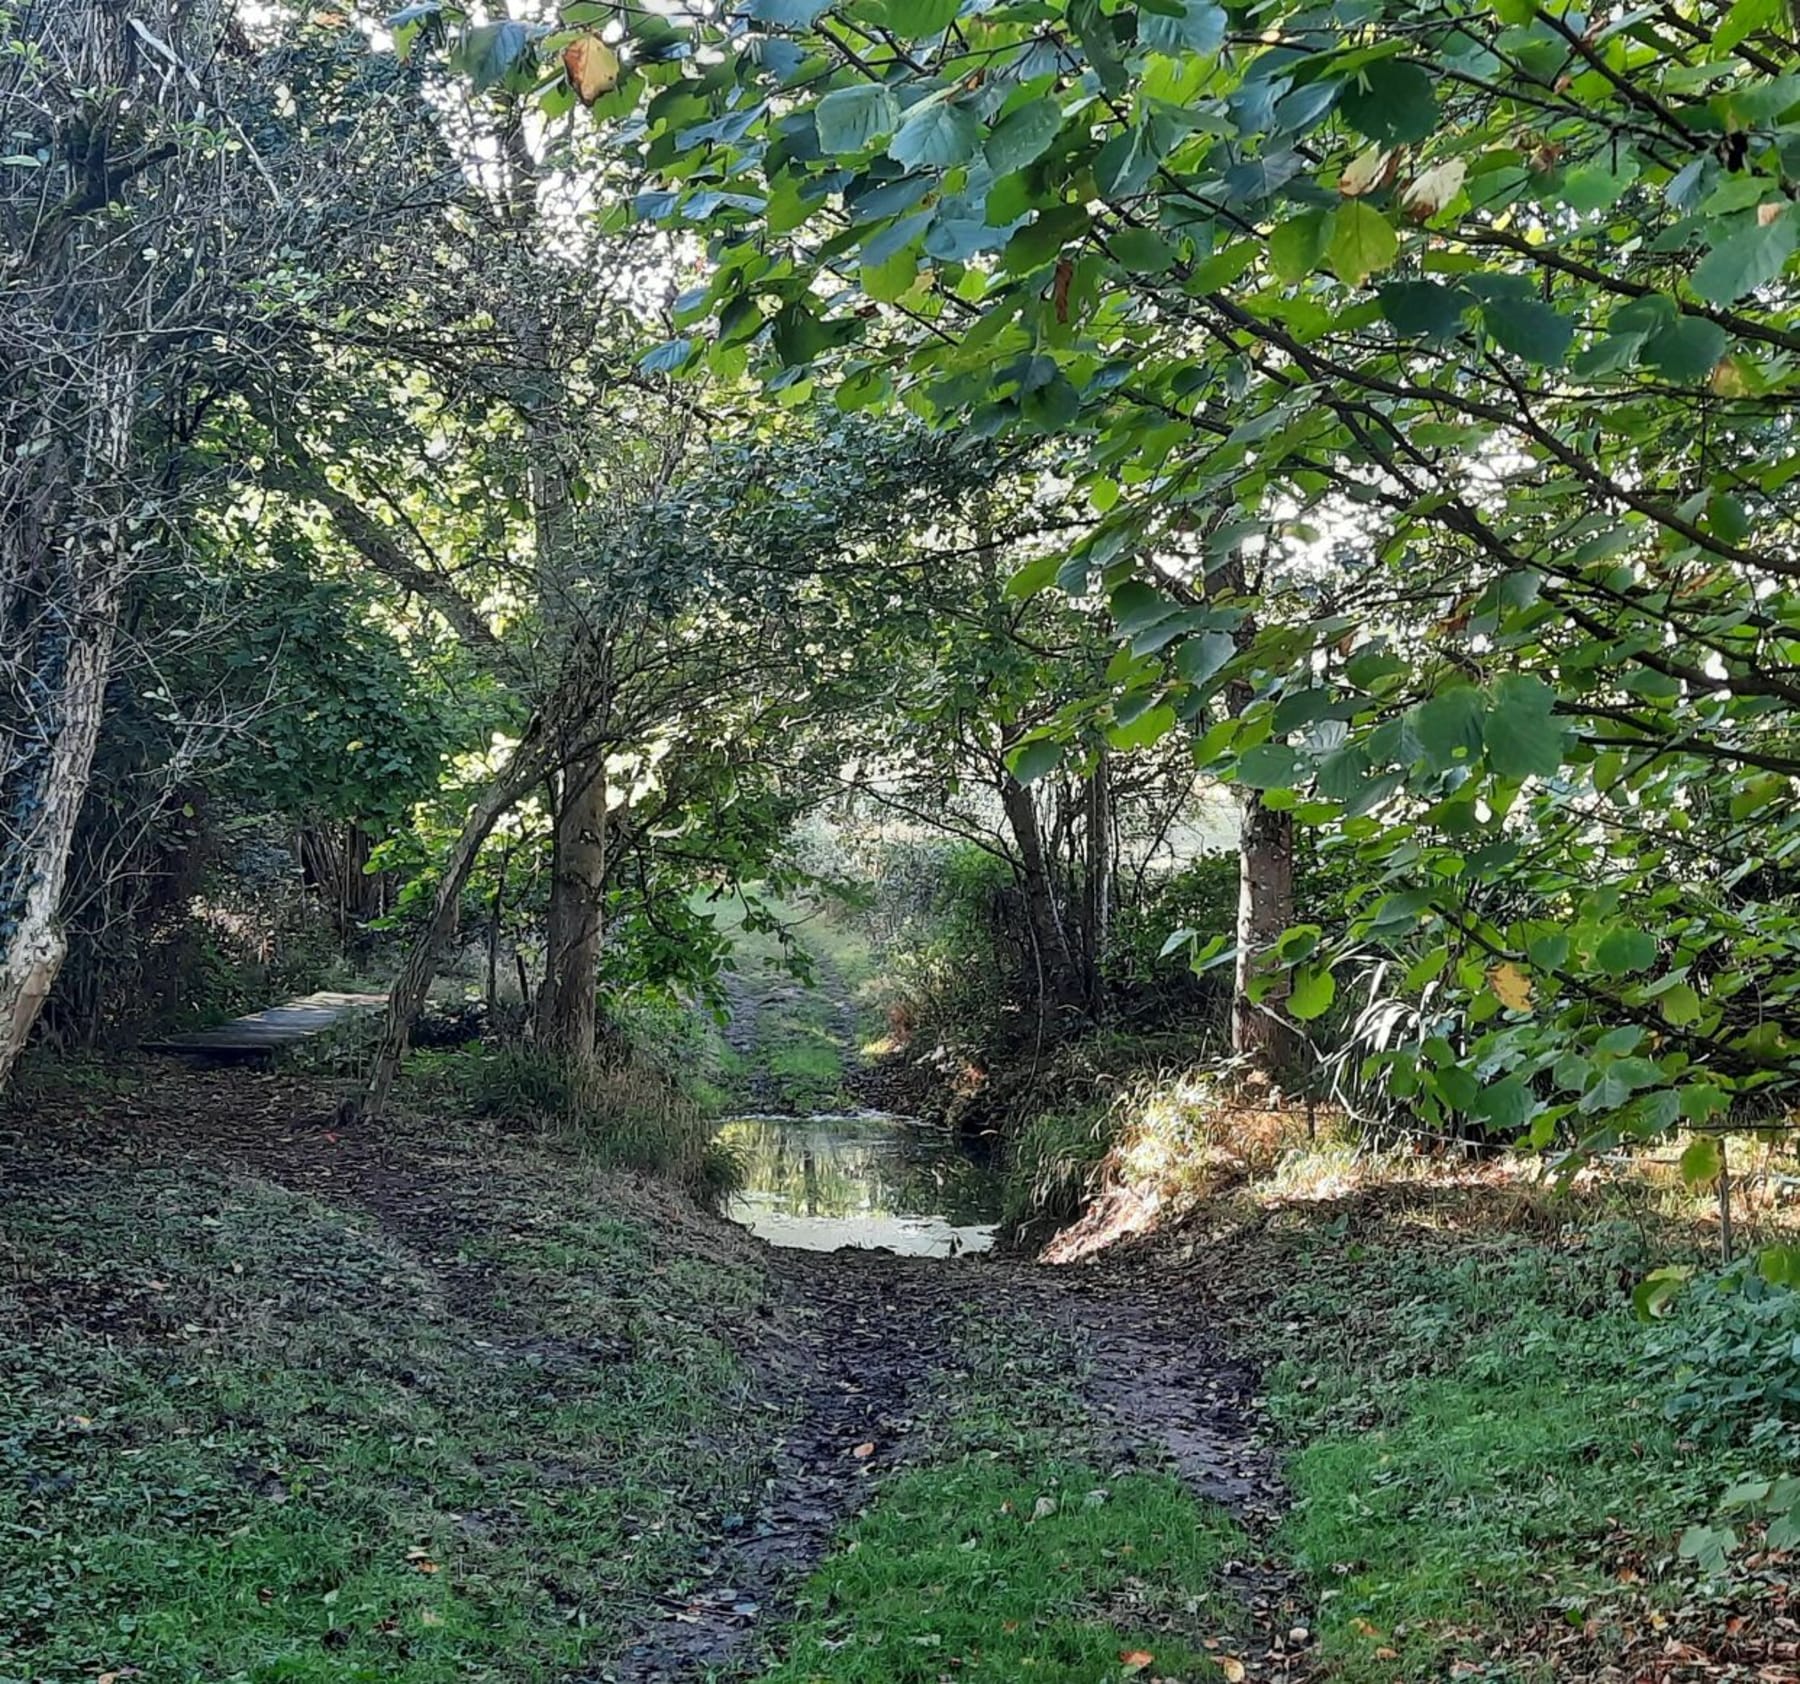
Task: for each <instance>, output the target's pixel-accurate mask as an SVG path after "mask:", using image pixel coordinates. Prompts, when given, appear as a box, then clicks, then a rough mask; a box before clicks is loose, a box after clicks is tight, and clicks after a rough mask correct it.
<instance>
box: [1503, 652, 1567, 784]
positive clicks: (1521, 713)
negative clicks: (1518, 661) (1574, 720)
mask: <svg viewBox="0 0 1800 1684" xmlns="http://www.w3.org/2000/svg"><path fill="white" fill-rule="evenodd" d="M1555 707H1556V692H1555V691H1554V690H1552V689H1551V688H1550V686H1549V685H1548V684H1546V683H1545V682H1544V681H1543V680H1542V679H1541V678H1538V677H1535V676H1534V675H1533V674H1531V673H1509V674H1508V675H1507V676H1506V677H1505V678H1502V679H1501V680H1499V682H1498V683H1496V684H1495V685H1494V690H1493V705H1492V708H1491V710H1490V712H1489V715H1488V719H1487V723H1486V726H1485V730H1484V735H1485V738H1486V742H1487V757H1488V764H1489V765H1490V766H1492V767H1493V769H1494V770H1495V771H1496V772H1498V773H1499V774H1500V776H1501V777H1503V778H1527V777H1539V778H1550V777H1554V776H1555V775H1556V774H1557V773H1558V772H1559V771H1561V770H1562V763H1563V753H1564V750H1565V747H1566V745H1567V741H1568V733H1567V731H1566V730H1564V728H1563V727H1562V726H1560V725H1558V724H1557V723H1556V717H1555V712H1554V710H1555Z"/></svg>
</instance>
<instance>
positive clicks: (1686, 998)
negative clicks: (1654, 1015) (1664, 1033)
mask: <svg viewBox="0 0 1800 1684" xmlns="http://www.w3.org/2000/svg"><path fill="white" fill-rule="evenodd" d="M1656 1004H1657V1008H1658V1009H1659V1010H1660V1011H1661V1012H1662V1014H1663V1021H1664V1022H1665V1023H1669V1024H1673V1025H1674V1026H1675V1027H1676V1028H1678V1029H1679V1028H1681V1027H1683V1026H1684V1025H1686V1024H1690V1023H1697V1022H1698V1021H1699V1019H1700V996H1699V994H1698V993H1697V992H1696V991H1695V989H1694V988H1693V986H1692V985H1691V984H1689V983H1685V982H1678V983H1676V984H1675V986H1674V987H1673V988H1666V989H1664V990H1663V992H1662V993H1660V994H1659V995H1657V997H1656Z"/></svg>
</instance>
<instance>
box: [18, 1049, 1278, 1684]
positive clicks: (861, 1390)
mask: <svg viewBox="0 0 1800 1684" xmlns="http://www.w3.org/2000/svg"><path fill="white" fill-rule="evenodd" d="M148 1068H149V1069H154V1070H156V1075H155V1076H154V1078H153V1079H152V1080H151V1081H149V1082H146V1083H145V1084H143V1085H142V1086H140V1087H138V1088H135V1089H134V1090H132V1091H131V1092H130V1094H129V1097H126V1096H124V1095H121V1096H119V1097H115V1098H106V1099H100V1100H98V1101H97V1102H96V1101H95V1100H92V1099H87V1100H81V1101H79V1102H74V1103H71V1104H70V1105H69V1106H68V1107H67V1108H66V1110H65V1108H63V1107H53V1108H49V1109H45V1110H41V1111H37V1112H36V1113H34V1116H33V1118H32V1135H33V1140H34V1152H33V1158H34V1161H36V1162H37V1163H38V1164H39V1166H40V1168H41V1170H42V1171H43V1172H44V1173H59V1172H60V1171H59V1170H57V1169H56V1168H55V1167H54V1166H60V1165H66V1164H71V1163H80V1162H86V1163H111V1164H120V1163H125V1164H133V1163H136V1164H143V1165H146V1166H150V1165H158V1164H160V1165H168V1164H175V1165H177V1166H179V1165H180V1164H182V1163H184V1162H192V1163H195V1164H196V1165H200V1164H205V1165H206V1166H208V1167H209V1168H210V1169H212V1170H220V1169H222V1170H224V1171H226V1172H227V1173H230V1174H234V1175H238V1174H241V1175H245V1176H249V1177H254V1178H257V1179H258V1180H263V1181H268V1182H271V1183H274V1184H276V1185H278V1186H281V1187H285V1188H287V1189H289V1190H291V1191H292V1192H296V1193H301V1194H305V1195H309V1196H312V1197H315V1198H318V1199H322V1200H325V1201H327V1202H328V1203H329V1204H330V1205H331V1206H333V1207H335V1208H338V1209H341V1210H345V1211H347V1212H350V1213H352V1214H353V1215H354V1216H355V1217H356V1219H357V1220H368V1221H372V1222H373V1223H374V1224H375V1225H376V1226H377V1227H378V1228H379V1229H380V1230H382V1231H383V1232H385V1233H386V1234H387V1235H388V1236H390V1237H391V1239H392V1240H393V1242H394V1243H395V1244H397V1245H399V1246H403V1247H404V1248H406V1250H407V1251H408V1252H409V1253H410V1254H411V1255H413V1256H415V1257H416V1258H418V1259H419V1260H420V1261H421V1263H422V1264H423V1265H424V1266H425V1267H427V1268H429V1270H430V1271H431V1272H432V1275H433V1277H434V1278H435V1280H436V1281H437V1286H436V1287H435V1288H434V1290H435V1291H437V1292H438V1293H440V1294H441V1297H442V1301H443V1303H444V1304H445V1305H446V1306H447V1308H448V1310H449V1311H450V1313H453V1314H455V1315H456V1316H458V1317H461V1318H463V1319H464V1321H465V1322H466V1323H467V1324H468V1325H469V1326H470V1327H471V1328H472V1329H474V1330H476V1331H478V1332H479V1333H480V1335H481V1336H482V1337H483V1338H484V1339H485V1340H489V1341H492V1342H494V1343H495V1344H496V1345H504V1346H508V1347H510V1346H514V1345H519V1346H527V1345H528V1346H531V1348H532V1349H534V1350H535V1349H537V1347H538V1346H539V1345H540V1344H541V1345H542V1347H543V1349H542V1353H541V1354H542V1358H543V1360H545V1361H546V1362H553V1363H563V1362H565V1361H566V1362H569V1363H571V1364H573V1363H575V1362H577V1361H578V1360H589V1359H591V1360H604V1359H605V1355H606V1353H605V1352H604V1351H588V1350H586V1349H585V1347H584V1348H582V1349H579V1350H578V1349H576V1348H574V1347H568V1348H566V1349H565V1345H566V1341H565V1340H564V1339H562V1338H560V1337H551V1338H548V1339H545V1338H543V1337H542V1336H541V1335H540V1334H539V1333H537V1332H535V1331H534V1330H533V1329H531V1328H529V1327H525V1326H522V1325H520V1324H519V1323H518V1321H517V1316H516V1311H515V1310H514V1309H512V1308H511V1307H510V1306H512V1305H514V1304H516V1299H513V1298H511V1297H509V1296H508V1295H507V1293H506V1292H505V1290H504V1282H503V1280H502V1279H501V1278H500V1277H499V1276H496V1275H495V1274H494V1273H493V1271H492V1270H491V1267H490V1266H488V1265H485V1264H483V1263H482V1262H481V1261H480V1260H479V1259H480V1257H481V1254H482V1244H481V1242H482V1240H483V1238H484V1236H485V1234H486V1232H487V1230H488V1228H489V1225H490V1224H492V1222H493V1221H494V1220H495V1214H494V1212H493V1210H492V1209H490V1208H488V1207H487V1206H486V1205H484V1201H485V1200H487V1199H488V1198H489V1188H488V1185H487V1182H488V1176H489V1171H488V1170H487V1168H486V1167H485V1166H484V1164H483V1162H482V1161H481V1158H480V1154H479V1153H473V1152H470V1151H469V1150H468V1149H467V1147H468V1145H469V1141H467V1140H461V1141H458V1140H452V1139H447V1138H444V1137H443V1135H442V1134H441V1133H440V1128H439V1125H437V1124H435V1123H433V1122H432V1121H430V1119H428V1118H426V1117H423V1116H421V1117H420V1118H418V1119H415V1120H410V1121H409V1120H407V1119H405V1118H401V1117H396V1118H394V1119H390V1120H389V1121H388V1122H387V1123H385V1124H383V1125H381V1126H379V1127H363V1126H360V1125H359V1126H357V1127H355V1128H352V1129H342V1128H340V1127H338V1126H337V1125H336V1124H335V1121H334V1111H335V1105H334V1101H335V1097H336V1096H335V1094H334V1092H333V1091H332V1089H331V1087H330V1085H329V1084H328V1083H325V1082H322V1081H319V1080H316V1079H309V1078H305V1077H299V1076H292V1075H287V1074H284V1073H281V1072H263V1071H245V1070H241V1069H232V1070H222V1069H221V1070H206V1069H196V1070H182V1071H180V1072H179V1074H172V1073H170V1072H169V1071H168V1069H167V1067H160V1068H159V1067H154V1066H153V1067H148ZM621 1197H628V1198H630V1199H633V1200H637V1199H641V1198H652V1199H654V1200H655V1201H657V1203H658V1204H659V1205H667V1204H668V1202H669V1196H668V1195H667V1194H664V1193H659V1192H654V1191H653V1190H652V1189H650V1188H643V1189H640V1190H638V1191H633V1190H632V1189H631V1186H630V1184H624V1185H622V1186H621ZM682 1210H684V1211H685V1210H686V1207H682ZM675 1231H676V1232H678V1233H681V1234H685V1235H686V1236H687V1238H685V1239H682V1240H681V1242H680V1243H681V1244H683V1245H691V1246H692V1247H693V1248H694V1249H695V1250H696V1251H697V1252H702V1253H715V1254H716V1255H717V1256H719V1257H720V1258H723V1259H728V1260H729V1261H730V1262H731V1263H733V1264H734V1265H740V1266H745V1267H748V1268H751V1269H754V1270H756V1271H758V1272H759V1273H760V1275H761V1278H762V1279H763V1281H764V1282H765V1283H766V1284H765V1293H764V1303H763V1305H762V1306H761V1308H759V1309H758V1310H757V1311H756V1313H755V1314H754V1315H750V1316H742V1315H738V1316H734V1317H726V1316H722V1317H721V1320H720V1326H721V1328H723V1329H724V1330H725V1335H726V1336H727V1337H728V1338H729V1339H730V1340H731V1342H732V1343H733V1344H734V1345H735V1346H736V1347H737V1349H738V1352H739V1355H740V1356H741V1357H742V1358H743V1359H744V1360H745V1361H746V1362H747V1363H748V1365H749V1368H750V1371H751V1373H752V1374H753V1376H754V1382H753V1384H754V1396H755V1401H754V1403H753V1405H752V1407H755V1408H759V1409H765V1410H768V1411H770V1413H769V1415H768V1416H767V1417H766V1418H767V1419H769V1420H771V1421H777V1422H779V1423H780V1427H779V1433H778V1438H777V1440H776V1442H775V1445H774V1448H773V1451H772V1453H771V1454H770V1455H769V1456H768V1458H767V1465H766V1466H765V1468H764V1470H763V1478H762V1480H761V1495H760V1497H759V1498H758V1499H757V1500H756V1501H755V1502H754V1503H752V1504H750V1505H748V1506H747V1510H746V1512H745V1513H744V1514H742V1515H741V1516H737V1517H734V1522H733V1523H732V1524H729V1525H721V1526H720V1527H719V1530H718V1535H717V1536H715V1537H711V1538H709V1539H708V1540H706V1541H705V1542H704V1545H703V1548H702V1552H701V1555H700V1558H699V1559H698V1560H696V1561H694V1562H692V1563H691V1564H690V1567H689V1569H688V1570H687V1572H686V1574H685V1576H684V1578H683V1581H682V1583H681V1584H680V1585H679V1586H675V1585H671V1586H670V1587H669V1590H668V1594H667V1595H665V1596H660V1597H658V1598H656V1599H655V1605H654V1606H643V1607H641V1608H640V1610H639V1612H638V1615H637V1618H636V1619H635V1621H634V1622H633V1624H634V1625H635V1636H634V1638H633V1640H632V1641H630V1642H628V1643H627V1645H626V1646H625V1648H624V1650H623V1651H622V1652H621V1653H619V1654H618V1655H617V1657H616V1659H615V1660H614V1661H613V1662H612V1664H610V1665H608V1666H606V1667H605V1668H603V1669H601V1670H598V1671H596V1672H594V1673H592V1674H591V1675H584V1677H583V1679H582V1681H581V1684H606V1681H612V1684H677V1681H689V1680H691V1681H698V1680H701V1679H728V1678H732V1677H746V1678H747V1677H754V1676H755V1675H756V1673H757V1671H758V1669H759V1665H760V1662H761V1660H762V1658H763V1657H764V1656H765V1655H766V1653H767V1638H768V1637H769V1636H772V1635H773V1632H774V1630H775V1629H778V1628H779V1625H780V1623H781V1621H782V1620H783V1619H784V1618H785V1616H786V1615H787V1614H788V1613H789V1612H790V1611H791V1609H792V1607H793V1599H794V1593H795V1591H796V1590H797V1589H798V1586H799V1583H800V1581H801V1580H802V1579H803V1577H804V1576H805V1574H806V1573H807V1572H808V1571H810V1569H811V1568H812V1567H813V1566H814V1565H816V1564H817V1562H818V1561H819V1560H820V1559H821V1557H822V1556H823V1555H824V1553H825V1552H826V1550H827V1548H828V1547H829V1546H830V1544H831V1542H832V1540H833V1539H834V1537H835V1536H836V1535H837V1534H838V1532H839V1530H840V1528H841V1527H842V1526H843V1525H844V1524H845V1523H846V1522H848V1521H850V1520H852V1519H853V1518H854V1517H855V1516H856V1515H857V1514H858V1512H860V1510H861V1509H862V1508H863V1507H865V1506H866V1505H867V1504H868V1502H869V1501H870V1500H871V1499H872V1497H873V1496H874V1494H875V1491H876V1489H877V1487H878V1486H879V1484H880V1482H881V1481H882V1480H883V1478H884V1476H886V1475H888V1474H890V1473H893V1472H894V1471H896V1470H898V1469H900V1468H902V1467H905V1466H906V1465H908V1464H909V1463H911V1462H914V1461H916V1460H917V1459H918V1458H919V1457H920V1456H921V1455H922V1454H923V1453H924V1452H925V1451H926V1450H928V1449H929V1448H930V1445H931V1430H932V1426H933V1416H934V1412H935V1411H936V1410H937V1409H938V1407H939V1405H940V1404H941V1401H942V1399H943V1398H944V1397H945V1395H946V1390H945V1388H946V1387H950V1388H954V1387H955V1385H956V1384H957V1365H958V1364H959V1363H966V1362H967V1361H968V1360H969V1359H968V1350H969V1347H968V1345H967V1343H966V1342H962V1343H959V1340H958V1338H957V1335H958V1334H959V1332H965V1331H966V1328H967V1325H968V1323H969V1320H970V1318H971V1317H975V1318H981V1317H987V1318H991V1320H992V1321H993V1322H994V1323H995V1324H998V1323H1000V1322H1001V1321H1002V1320H1004V1322H1005V1323H1006V1324H1007V1325H1008V1327H1009V1328H1025V1329H1029V1330H1034V1332H1033V1336H1034V1337H1036V1336H1041V1338H1042V1339H1043V1340H1044V1341H1047V1342H1049V1343H1051V1344H1053V1345H1054V1347H1055V1351H1056V1356H1057V1361H1058V1364H1059V1366H1062V1365H1064V1364H1065V1363H1066V1368H1067V1372H1068V1374H1069V1375H1070V1376H1071V1377H1072V1379H1073V1381H1074V1384H1075V1386H1076V1387H1077V1389H1078V1390H1079V1392H1080V1393H1081V1399H1082V1402H1083V1403H1084V1404H1085V1406H1086V1409H1087V1412H1088V1416H1089V1420H1090V1425H1091V1426H1093V1427H1094V1428H1095V1431H1094V1432H1093V1433H1092V1434H1091V1435H1090V1437H1091V1438H1092V1439H1093V1440H1095V1441H1096V1442H1095V1448H1096V1449H1097V1450H1098V1452H1099V1454H1098V1456H1097V1457H1096V1465H1101V1466H1107V1467H1112V1468H1118V1467H1121V1466H1145V1467H1158V1468H1162V1469H1165V1470H1168V1471H1172V1472H1174V1473H1175V1474H1177V1475H1178V1476H1179V1477H1181V1478H1182V1479H1184V1480H1185V1481H1186V1482H1187V1483H1188V1484H1189V1485H1190V1486H1191V1488H1192V1489H1193V1490H1194V1491H1195V1493H1196V1494H1197V1495H1200V1496H1202V1497H1204V1498H1206V1499H1208V1500H1210V1501H1213V1502H1217V1503H1220V1504H1223V1505H1224V1506H1226V1507H1228V1508H1229V1509H1231V1510H1233V1511H1234V1512H1235V1513H1236V1514H1237V1515H1238V1516H1239V1518H1240V1519H1241V1520H1242V1521H1243V1523H1244V1526H1245V1529H1246V1531H1247V1533H1248V1534H1249V1536H1250V1538H1251V1540H1252V1542H1253V1544H1254V1542H1255V1541H1256V1540H1257V1539H1259V1538H1260V1537H1262V1536H1264V1535H1266V1531H1267V1527H1268V1523H1269V1522H1270V1520H1271V1519H1272V1518H1273V1517H1274V1515H1275V1514H1276V1513H1277V1512H1278V1510H1279V1509H1280V1507H1281V1503H1282V1493H1281V1489H1280V1485H1279V1481H1278V1479H1277V1477H1276V1473H1275V1468H1274V1463H1273V1460H1272V1458H1271V1457H1270V1455H1269V1454H1268V1453H1267V1452H1266V1451H1265V1450H1264V1449H1263V1448H1261V1446H1260V1445H1259V1442H1258V1437H1257V1431H1256V1428H1257V1420H1256V1409H1255V1403H1254V1398H1253V1393H1252V1378H1251V1376H1250V1374H1249V1373H1248V1372H1247V1370H1246V1369H1244V1368H1243V1367H1242V1366H1240V1365H1238V1364H1237V1363H1234V1362H1233V1361H1232V1360H1231V1359H1230V1358H1229V1356H1228V1354H1227V1353H1226V1351H1225V1350H1224V1348H1223V1346H1222V1344H1221V1342H1220V1341H1219V1340H1218V1338H1217V1337H1216V1335H1215V1334H1214V1333H1213V1332H1212V1331H1211V1330H1210V1329H1209V1326H1208V1323H1207V1316H1206V1314H1205V1311H1204V1309H1203V1307H1202V1305H1201V1304H1200V1303H1198V1302H1196V1300H1195V1297H1194V1296H1193V1290H1192V1289H1193V1285H1194V1278H1192V1277H1190V1278H1189V1279H1186V1280H1184V1279H1183V1278H1182V1275H1181V1274H1180V1273H1179V1272H1171V1271H1169V1270H1168V1269H1167V1268H1166V1267H1165V1265H1164V1264H1163V1263H1160V1262H1157V1261H1156V1260H1154V1259H1152V1258H1150V1257H1148V1256H1144V1257H1141V1258H1139V1259H1137V1260H1135V1261H1133V1260H1131V1259H1123V1260H1120V1259H1114V1260H1111V1261H1108V1262H1104V1263H1101V1264H1098V1265H1079V1266H1077V1265H1070V1266H1064V1267H1040V1266H1036V1265H1033V1264H1031V1263H1028V1262H1025V1261H1022V1260H1009V1259H996V1258H992V1257H961V1258H955V1259H934V1258H920V1257H900V1256H896V1255H894V1254H892V1253H888V1252H881V1251H850V1250H846V1251H839V1252H832V1253H821V1252H805V1251H794V1250H784V1249H779V1248H772V1247H769V1246H767V1245H765V1244H764V1243H763V1242H762V1241H760V1240H756V1239H753V1238H752V1237H751V1236H749V1235H748V1234H747V1233H745V1232H744V1231H743V1230H741V1229H739V1228H737V1227H735V1226H733V1225H730V1224H727V1223H726V1222H724V1221H723V1220H722V1219H702V1218H699V1217H697V1216H696V1215H695V1214H694V1213H692V1212H691V1211H686V1214H677V1217H676V1229H675ZM595 1337H596V1338H598V1339H599V1340H600V1342H601V1343H602V1344H604V1343H605V1336H601V1335H599V1334H596V1335H595ZM870 1445H872V1446H873V1449H872V1451H867V1452H866V1453H865V1454H863V1455H862V1456H858V1455H857V1454H856V1452H857V1450H858V1448H859V1447H865V1446H870ZM697 1448H703V1447H697ZM1227 1584H1228V1586H1229V1588H1230V1590H1231V1591H1232V1592H1233V1593H1234V1594H1235V1595H1237V1596H1239V1597H1241V1600H1242V1602H1243V1604H1244V1607H1245V1610H1246V1613H1247V1615H1248V1618H1247V1619H1246V1621H1245V1625H1246V1627H1247V1628H1248V1634H1249V1635H1248V1637H1247V1640H1246V1643H1245V1645H1244V1646H1243V1647H1242V1648H1240V1650H1239V1653H1240V1654H1242V1656H1243V1657H1244V1660H1245V1662H1246V1664H1247V1666H1248V1669H1249V1670H1248V1673H1247V1676H1248V1677H1249V1678H1250V1679H1252V1680H1268V1681H1271V1684H1298V1681H1300V1680H1302V1679H1304V1678H1305V1677H1307V1676H1308V1671H1307V1661H1306V1656H1305V1654H1304V1653H1303V1652H1302V1651H1301V1650H1298V1649H1296V1648H1294V1647H1292V1646H1290V1644H1289V1639H1288V1634H1289V1632H1290V1631H1291V1629H1292V1628H1293V1626H1294V1625H1296V1624H1299V1623H1304V1620H1305V1614H1304V1610H1303V1608H1302V1607H1301V1605H1300V1604H1299V1603H1298V1601H1297V1600H1296V1599H1295V1598H1294V1597H1293V1596H1292V1595H1291V1594H1290V1588H1289V1586H1288V1585H1287V1584H1286V1582H1285V1581H1283V1580H1281V1579H1280V1578H1279V1577H1277V1576H1273V1575H1270V1574H1269V1573H1267V1571H1266V1570H1265V1569H1263V1568H1262V1567H1260V1566H1257V1565H1255V1564H1252V1563H1248V1562H1246V1563H1236V1564H1233V1565H1232V1567H1231V1568H1230V1569H1229V1571H1228V1576H1227Z"/></svg>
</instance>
